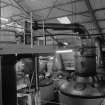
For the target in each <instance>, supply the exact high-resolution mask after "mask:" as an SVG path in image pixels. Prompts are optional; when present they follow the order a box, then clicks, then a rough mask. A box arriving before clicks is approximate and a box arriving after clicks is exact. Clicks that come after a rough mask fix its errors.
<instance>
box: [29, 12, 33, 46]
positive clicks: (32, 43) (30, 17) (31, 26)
mask: <svg viewBox="0 0 105 105" xmlns="http://www.w3.org/2000/svg"><path fill="white" fill-rule="evenodd" d="M30 20H31V25H30V29H31V48H33V29H32V23H33V18H32V12H31V13H30Z"/></svg>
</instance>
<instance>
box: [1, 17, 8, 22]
mask: <svg viewBox="0 0 105 105" xmlns="http://www.w3.org/2000/svg"><path fill="white" fill-rule="evenodd" d="M0 19H1V21H5V22H8V19H6V18H2V17H1V18H0Z"/></svg>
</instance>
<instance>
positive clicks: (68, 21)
mask: <svg viewBox="0 0 105 105" xmlns="http://www.w3.org/2000/svg"><path fill="white" fill-rule="evenodd" d="M57 20H58V21H59V22H60V23H61V24H70V23H71V21H70V20H69V18H68V17H60V18H57Z"/></svg>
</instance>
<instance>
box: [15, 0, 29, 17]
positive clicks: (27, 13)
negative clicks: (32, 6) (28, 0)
mask: <svg viewBox="0 0 105 105" xmlns="http://www.w3.org/2000/svg"><path fill="white" fill-rule="evenodd" d="M13 1H14V2H15V3H16V4H17V5H18V6H19V8H20V9H21V10H22V11H24V12H25V13H26V15H28V16H29V15H30V14H29V13H30V12H28V10H26V9H25V8H24V7H23V6H22V5H21V4H20V3H19V2H18V1H16V0H13Z"/></svg>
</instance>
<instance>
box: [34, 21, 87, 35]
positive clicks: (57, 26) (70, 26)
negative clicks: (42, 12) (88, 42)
mask: <svg viewBox="0 0 105 105" xmlns="http://www.w3.org/2000/svg"><path fill="white" fill-rule="evenodd" d="M44 28H45V29H53V30H72V31H73V32H78V33H79V34H84V35H89V33H88V31H87V30H86V28H85V27H84V26H83V25H81V24H79V23H72V24H57V23H45V25H44ZM36 29H43V25H42V24H38V25H37V28H36Z"/></svg>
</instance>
